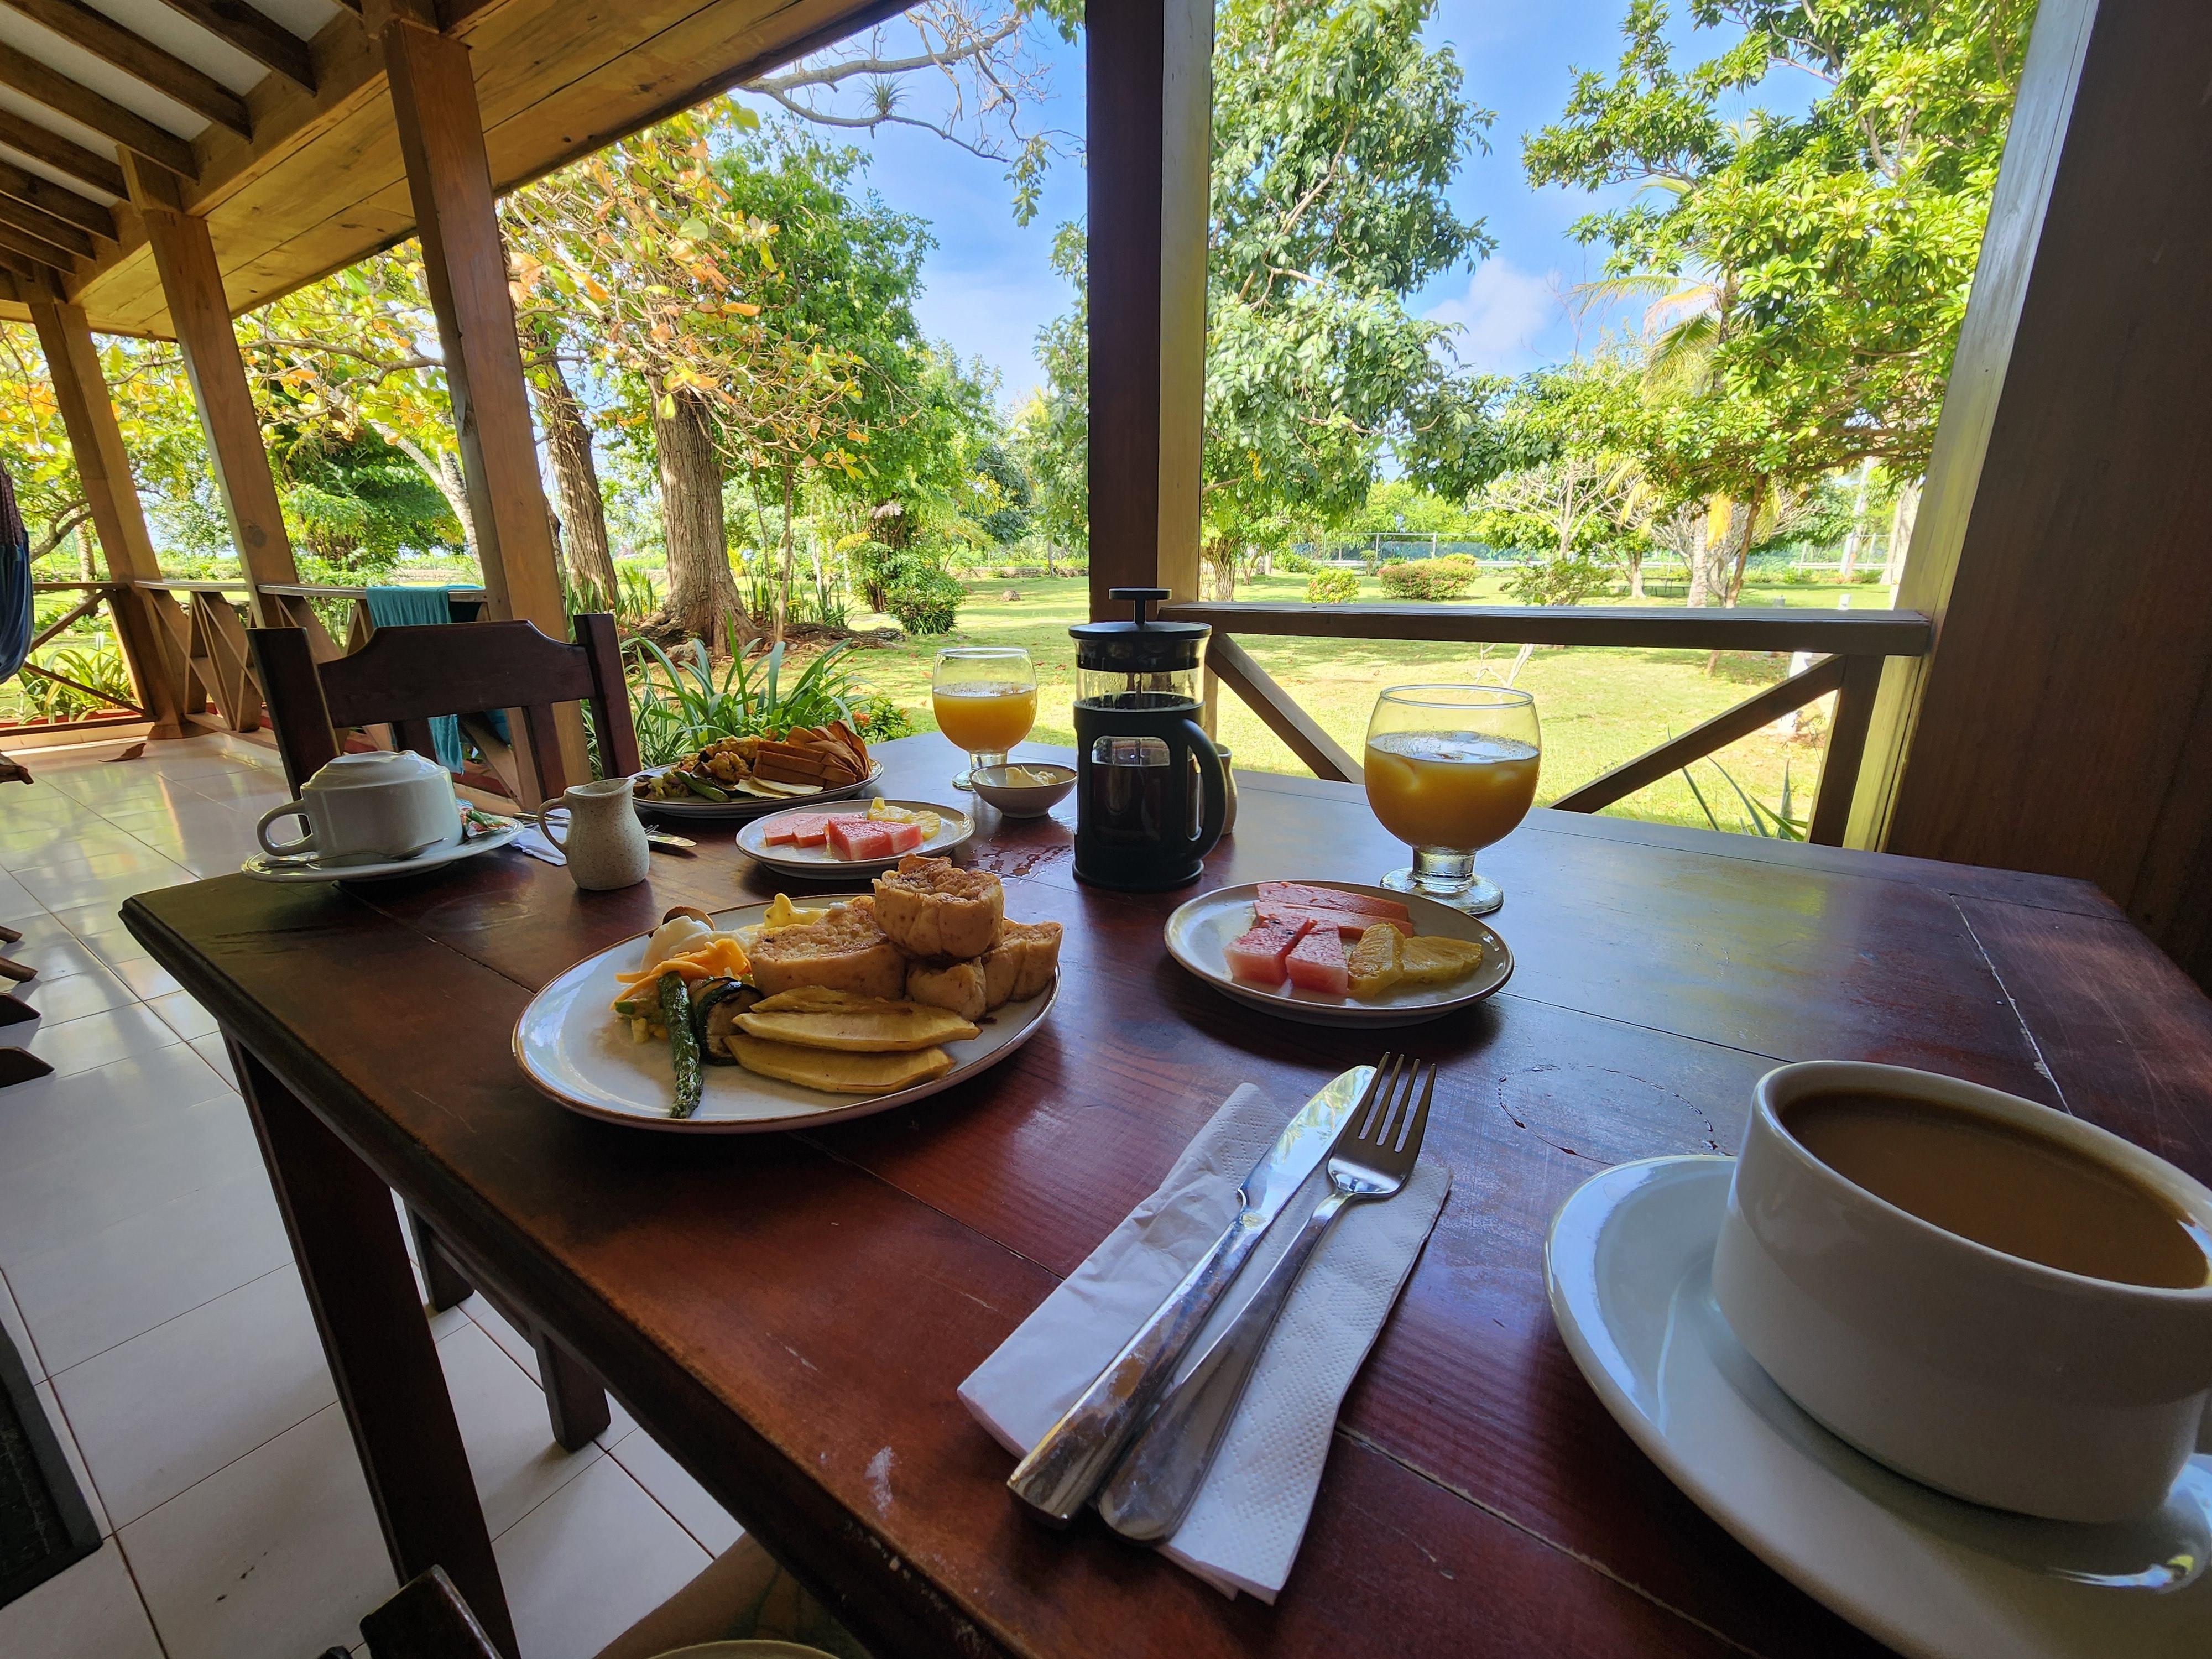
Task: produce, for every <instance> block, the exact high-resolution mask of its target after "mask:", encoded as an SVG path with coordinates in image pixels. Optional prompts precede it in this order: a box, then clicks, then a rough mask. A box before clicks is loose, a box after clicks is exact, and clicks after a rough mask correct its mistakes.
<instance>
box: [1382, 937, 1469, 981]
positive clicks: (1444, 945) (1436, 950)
mask: <svg viewBox="0 0 2212 1659" xmlns="http://www.w3.org/2000/svg"><path fill="white" fill-rule="evenodd" d="M1361 942H1362V943H1363V944H1364V943H1365V941H1364V939H1363V940H1362V941H1361ZM1481 960H1482V946H1481V945H1479V944H1477V943H1476V942H1475V941H1474V940H1473V939H1407V940H1406V941H1405V942H1404V944H1403V945H1402V947H1401V950H1400V951H1399V963H1400V967H1401V971H1402V972H1403V974H1404V975H1405V981H1404V982H1405V983H1407V984H1408V985H1448V984H1449V983H1450V982H1451V981H1453V980H1455V979H1464V978H1465V977H1466V976H1467V975H1469V974H1471V973H1473V972H1474V969H1475V967H1476V965H1477V964H1478V963H1480V962H1481Z"/></svg>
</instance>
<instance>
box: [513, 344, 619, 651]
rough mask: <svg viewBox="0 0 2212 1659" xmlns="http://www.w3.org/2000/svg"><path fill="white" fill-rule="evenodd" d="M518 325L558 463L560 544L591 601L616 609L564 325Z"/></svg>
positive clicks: (586, 425) (601, 508)
mask: <svg viewBox="0 0 2212 1659" xmlns="http://www.w3.org/2000/svg"><path fill="white" fill-rule="evenodd" d="M517 326H518V329H519V331H520V334H521V337H522V342H523V347H524V349H525V351H526V362H527V363H528V364H529V376H530V392H531V398H532V401H533V402H534V403H535V404H537V406H538V430H539V431H541V432H543V433H544V435H545V456H546V459H548V460H549V461H550V462H551V463H552V464H553V488H554V491H555V493H556V495H558V496H559V498H560V503H561V505H560V510H559V512H558V513H556V524H557V526H558V527H559V531H560V534H559V535H558V536H557V537H556V539H555V546H556V549H557V550H558V551H559V553H560V556H561V560H562V564H563V565H564V566H565V567H566V568H567V569H568V573H569V577H570V580H573V581H574V583H575V584H576V586H578V587H579V588H580V590H582V591H583V592H586V593H587V594H589V595H591V596H592V597H591V599H590V603H592V604H595V605H601V606H604V607H606V608H608V609H611V608H612V607H613V605H614V603H615V595H616V592H617V582H616V579H615V562H614V554H613V551H612V550H611V548H610V546H609V545H608V542H607V503H606V496H605V494H604V493H603V492H602V491H601V489H599V463H598V460H597V459H596V458H595V457H594V456H593V454H592V425H591V422H590V421H589V420H588V419H587V418H586V416H585V414H584V405H583V404H582V403H581V402H580V400H579V399H578V398H577V396H576V393H575V391H574V388H573V387H571V386H569V384H568V371H567V370H566V369H565V368H562V362H561V358H562V345H563V343H564V340H563V333H564V331H563V330H562V326H561V325H560V323H559V321H558V320H557V319H554V318H552V317H550V316H533V317H531V318H529V319H526V320H525V319H518V324H517Z"/></svg>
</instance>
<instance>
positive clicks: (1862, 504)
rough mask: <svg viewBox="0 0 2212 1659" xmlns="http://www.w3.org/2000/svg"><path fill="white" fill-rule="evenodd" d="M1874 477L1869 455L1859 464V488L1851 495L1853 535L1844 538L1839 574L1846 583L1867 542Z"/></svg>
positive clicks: (1872, 458)
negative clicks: (1869, 488)
mask: <svg viewBox="0 0 2212 1659" xmlns="http://www.w3.org/2000/svg"><path fill="white" fill-rule="evenodd" d="M1873 477H1874V457H1873V456H1871V455H1869V456H1868V457H1867V458H1866V459H1865V460H1863V461H1862V462H1860V463H1859V482H1858V488H1857V489H1855V490H1853V491H1852V493H1851V533H1850V535H1848V536H1846V537H1844V562H1843V568H1842V569H1840V570H1839V571H1838V572H1837V574H1838V576H1839V577H1840V578H1841V579H1842V580H1844V581H1846V582H1848V581H1850V579H1851V572H1852V570H1853V569H1855V568H1857V565H1858V562H1859V549H1860V548H1861V547H1862V546H1863V544H1865V541H1866V498H1867V484H1868V483H1869V481H1870V480H1871V479H1872V478H1873Z"/></svg>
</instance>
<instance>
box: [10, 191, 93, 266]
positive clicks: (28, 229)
mask: <svg viewBox="0 0 2212 1659" xmlns="http://www.w3.org/2000/svg"><path fill="white" fill-rule="evenodd" d="M0 225H7V226H9V227H11V228H14V229H16V230H20V231H21V232H23V233H24V234H27V235H31V236H35V237H37V238H38V239H39V240H40V241H42V242H46V243H48V244H50V245H52V247H53V248H54V249H55V250H56V252H58V253H61V254H64V255H67V254H71V253H76V254H82V256H83V257H84V258H88V259H89V258H92V255H93V241H92V238H91V236H90V235H89V234H87V233H86V232H85V231H83V230H82V229H80V228H78V227H76V226H75V225H73V224H71V223H70V222H69V221H68V220H66V219H62V218H58V217H56V216H54V215H53V214H51V213H48V212H46V210H44V209H42V208H34V207H33V206H32V205H31V204H29V203H27V202H19V201H17V200H15V198H14V197H9V196H0Z"/></svg>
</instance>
